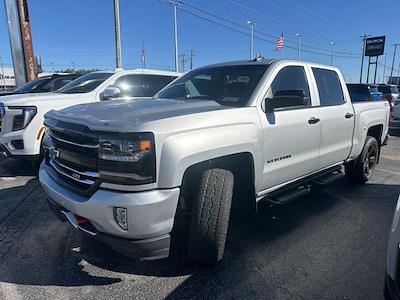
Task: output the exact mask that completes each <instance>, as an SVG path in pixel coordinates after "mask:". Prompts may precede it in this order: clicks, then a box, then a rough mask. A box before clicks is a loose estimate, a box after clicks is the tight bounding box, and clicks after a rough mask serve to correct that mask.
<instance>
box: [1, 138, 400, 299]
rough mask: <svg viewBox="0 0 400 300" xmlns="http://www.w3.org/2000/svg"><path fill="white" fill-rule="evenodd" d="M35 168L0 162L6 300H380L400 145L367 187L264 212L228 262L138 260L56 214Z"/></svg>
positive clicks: (392, 146) (230, 249) (243, 231)
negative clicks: (205, 265) (85, 234)
mask: <svg viewBox="0 0 400 300" xmlns="http://www.w3.org/2000/svg"><path fill="white" fill-rule="evenodd" d="M35 173H36V170H35V169H34V168H32V167H30V165H29V164H27V163H25V162H21V161H16V160H11V159H4V158H1V159H0V207H1V209H0V299H28V298H29V299H30V298H35V299H44V298H46V299H76V298H78V297H81V298H85V299H111V298H116V299H160V298H161V299H162V298H170V299H185V298H198V299H204V298H239V299H245V298H246V299H247V298H253V299H254V298H256V299H382V298H383V296H382V289H383V276H384V272H385V262H386V246H387V240H388V233H389V227H390V223H391V220H392V214H393V210H394V208H395V205H396V201H397V198H398V195H399V193H400V137H392V139H391V140H390V142H389V145H388V146H386V147H384V148H383V152H382V156H381V162H380V164H379V165H378V168H377V171H376V173H375V175H374V177H373V180H372V181H371V182H369V183H368V184H367V185H360V186H357V185H350V184H348V183H347V182H346V180H344V179H343V180H340V181H338V182H336V183H334V184H332V185H330V186H328V187H327V188H325V189H315V190H314V191H313V192H312V193H311V194H309V195H307V196H305V197H303V198H302V199H299V200H297V201H295V202H292V203H291V204H289V205H286V206H281V207H271V206H270V205H268V204H266V203H263V204H261V205H260V209H259V213H258V216H257V218H256V220H255V221H254V222H253V223H252V224H249V225H247V226H243V227H241V228H240V229H238V230H237V231H235V233H234V234H231V235H230V237H229V240H228V243H227V248H226V253H225V257H224V260H223V261H222V262H221V263H220V264H219V265H218V266H216V267H212V268H200V267H198V266H195V265H192V264H190V263H188V262H185V261H184V260H183V259H179V257H176V258H172V259H167V260H162V261H155V262H134V261H131V260H129V259H127V258H124V257H123V256H121V255H119V254H117V253H115V252H113V251H112V250H110V249H108V248H107V247H105V246H104V245H102V244H99V243H97V242H94V241H88V240H84V239H82V238H81V236H80V235H79V234H78V233H77V232H75V231H74V230H73V229H72V228H71V227H70V226H69V225H68V224H66V223H61V222H60V221H58V220H57V219H56V218H55V217H54V216H53V215H52V213H51V212H50V210H49V208H48V207H47V204H46V203H45V200H44V197H43V193H42V191H41V189H40V185H39V183H38V180H37V178H36V177H35Z"/></svg>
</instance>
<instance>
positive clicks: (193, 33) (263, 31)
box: [0, 0, 400, 81]
mask: <svg viewBox="0 0 400 300" xmlns="http://www.w3.org/2000/svg"><path fill="white" fill-rule="evenodd" d="M163 1H165V0H161V2H163ZM161 2H160V1H158V0H120V11H121V40H122V55H123V57H122V60H123V65H124V68H134V67H139V66H140V50H141V48H142V43H144V45H145V48H146V52H147V64H148V66H149V67H153V68H163V69H166V68H169V67H171V68H172V67H173V65H174V48H173V23H172V22H173V19H172V16H173V15H172V8H171V7H170V6H168V5H166V4H163V3H161ZM112 5H113V4H112V0H68V1H54V0H30V1H29V9H30V18H31V25H32V36H33V41H34V45H33V46H34V51H35V55H39V56H41V57H42V61H43V64H44V68H45V69H47V70H51V63H54V65H55V68H56V69H63V68H67V67H71V65H72V64H71V63H72V62H73V63H74V64H75V67H76V68H99V69H112V68H114V61H115V56H114V31H113V6H112ZM377 5H378V4H377V2H376V1H373V0H363V1H361V0H350V1H349V0H347V1H344V0H335V1H326V0H325V1H321V0H308V1H305V0H247V1H245V0H183V4H181V6H180V7H179V9H178V28H179V53H187V54H189V51H190V50H191V49H192V50H193V51H194V60H193V63H194V66H195V67H196V66H201V65H205V64H209V63H214V62H220V61H226V60H232V59H242V58H248V56H249V36H248V35H247V34H248V33H249V28H248V25H247V24H246V21H247V20H251V21H253V22H256V23H257V25H256V30H257V31H258V33H256V36H257V37H261V38H262V39H259V38H256V39H255V52H256V53H261V54H262V55H263V56H264V57H280V56H281V53H280V52H279V51H276V50H274V41H275V39H276V37H277V36H279V35H280V34H281V32H283V33H284V39H285V41H284V44H285V46H291V47H294V48H296V47H297V46H296V43H297V37H296V33H300V34H302V44H303V49H304V50H308V51H313V52H318V53H319V54H315V53H306V52H304V51H303V52H302V59H305V60H309V61H315V62H320V63H326V64H329V63H330V51H331V45H330V42H331V41H333V42H335V52H336V54H337V55H338V56H341V57H334V59H333V64H334V65H335V66H338V67H339V68H340V69H341V70H342V71H343V73H344V75H345V77H346V80H348V81H357V80H358V78H359V69H360V54H361V48H362V43H361V40H360V37H359V36H360V35H362V34H364V33H368V34H372V35H386V39H387V40H386V52H387V55H388V56H387V62H386V64H387V65H391V61H392V57H393V47H392V46H391V44H392V43H395V42H400V26H398V23H399V19H400V13H399V12H400V2H399V1H398V0H386V1H381V2H379V5H380V7H385V8H386V9H384V10H383V9H381V8H379V7H377ZM183 10H185V11H183ZM207 13H208V14H207ZM193 14H195V15H198V16H202V17H203V19H202V18H199V17H198V16H194V15H193ZM210 14H213V15H214V16H211V15H210ZM215 16H216V17H217V18H216V17H215ZM204 18H207V19H209V20H212V21H214V22H217V23H223V24H225V26H228V27H234V28H236V30H239V31H242V32H244V33H240V32H237V31H234V30H231V29H228V28H226V27H222V26H220V25H217V24H215V23H211V22H209V21H207V20H205V19H204ZM236 24H238V25H239V26H237V25H236ZM240 26H244V27H240ZM246 33H247V34H246ZM265 39H266V40H267V41H266V40H265ZM398 50H399V51H398V55H397V56H398V58H399V57H400V49H398ZM321 53H322V54H321ZM0 56H2V57H3V61H4V63H5V64H6V65H11V63H12V61H11V57H10V47H9V42H8V33H7V24H6V18H5V11H4V5H0ZM283 56H284V57H286V58H296V57H297V50H296V49H289V48H287V47H285V49H284V53H283ZM398 58H396V64H395V66H396V69H397V68H398V62H399V60H398ZM383 60H384V58H383V57H381V58H380V62H382V63H383ZM382 72H383V67H382V66H380V67H379V69H378V76H380V77H381V78H382ZM389 72H390V70H389V69H386V75H388V73H389Z"/></svg>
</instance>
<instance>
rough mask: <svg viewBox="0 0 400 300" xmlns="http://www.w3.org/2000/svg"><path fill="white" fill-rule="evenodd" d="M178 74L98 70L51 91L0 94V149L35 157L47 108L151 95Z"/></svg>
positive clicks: (37, 158) (31, 157) (37, 153)
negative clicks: (55, 90) (9, 94)
mask: <svg viewBox="0 0 400 300" xmlns="http://www.w3.org/2000/svg"><path fill="white" fill-rule="evenodd" d="M179 75H180V74H179V73H176V72H168V71H159V70H147V69H145V70H143V69H138V70H131V71H128V70H126V71H123V70H119V71H116V72H111V71H99V72H93V73H89V74H85V75H83V76H81V77H79V78H77V79H75V80H74V81H72V82H70V83H69V84H67V85H65V86H63V87H62V88H61V89H59V90H58V91H57V92H54V93H39V94H25V95H12V96H4V97H2V98H0V152H1V150H2V152H3V153H5V155H7V156H8V157H14V158H24V159H33V160H36V161H37V160H39V159H40V157H41V155H40V154H41V141H42V136H43V133H44V126H43V119H44V114H45V113H46V112H48V111H49V110H51V109H62V108H65V107H68V106H71V105H75V104H78V103H88V102H96V101H102V100H113V99H118V98H125V99H127V98H130V99H137V98H151V97H152V96H154V94H156V93H157V92H158V91H159V90H160V89H161V88H163V87H164V86H165V85H167V84H168V83H170V82H171V81H172V80H174V79H175V78H177V77H178V76H179Z"/></svg>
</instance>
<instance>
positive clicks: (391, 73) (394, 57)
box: [390, 44, 400, 77]
mask: <svg viewBox="0 0 400 300" xmlns="http://www.w3.org/2000/svg"><path fill="white" fill-rule="evenodd" d="M398 45H400V44H393V45H392V46H394V53H393V60H392V69H391V71H390V77H393V67H394V60H395V59H396V50H397V46H398Z"/></svg>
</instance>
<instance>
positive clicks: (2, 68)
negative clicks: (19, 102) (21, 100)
mask: <svg viewBox="0 0 400 300" xmlns="http://www.w3.org/2000/svg"><path fill="white" fill-rule="evenodd" d="M0 66H1V73H2V75H3V86H4V91H6V89H7V85H6V74H5V73H4V65H3V58H2V57H1V56H0Z"/></svg>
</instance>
